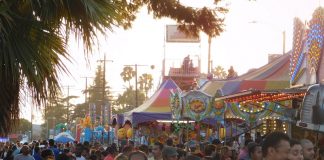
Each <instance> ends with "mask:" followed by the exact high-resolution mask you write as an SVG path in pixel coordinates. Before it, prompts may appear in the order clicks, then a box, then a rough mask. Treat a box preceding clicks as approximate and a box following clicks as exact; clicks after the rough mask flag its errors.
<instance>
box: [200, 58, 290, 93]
mask: <svg viewBox="0 0 324 160" xmlns="http://www.w3.org/2000/svg"><path fill="white" fill-rule="evenodd" d="M289 58H290V54H288V53H287V54H284V55H282V56H280V57H278V58H277V59H275V60H273V61H272V62H270V63H268V64H266V65H264V66H262V67H260V68H258V69H254V70H251V71H249V72H247V73H245V74H243V75H241V76H238V77H236V78H234V79H231V80H213V81H208V82H206V83H205V84H204V85H203V86H202V87H201V88H200V89H201V90H202V91H204V92H206V93H208V94H209V95H215V94H216V92H217V90H221V91H222V94H223V96H225V95H231V94H235V93H238V92H242V91H245V90H250V89H257V90H268V89H283V88H289V87H290V82H289Z"/></svg>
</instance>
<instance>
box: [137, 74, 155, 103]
mask: <svg viewBox="0 0 324 160" xmlns="http://www.w3.org/2000/svg"><path fill="white" fill-rule="evenodd" d="M138 83H139V85H140V90H142V91H144V93H145V99H147V94H148V91H149V90H150V89H152V87H153V76H152V75H151V74H147V73H144V74H142V75H141V76H140V77H139V82H138Z"/></svg>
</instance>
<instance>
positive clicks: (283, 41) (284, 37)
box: [249, 21, 286, 54]
mask: <svg viewBox="0 0 324 160" xmlns="http://www.w3.org/2000/svg"><path fill="white" fill-rule="evenodd" d="M249 23H251V24H263V23H262V22H259V21H250V22H249ZM270 25H271V24H270ZM271 26H273V25H271ZM281 31H282V54H285V53H286V31H285V30H281Z"/></svg>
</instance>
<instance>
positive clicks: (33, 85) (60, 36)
mask: <svg viewBox="0 0 324 160" xmlns="http://www.w3.org/2000/svg"><path fill="white" fill-rule="evenodd" d="M218 1H219V0H215V2H218ZM144 4H147V6H148V10H149V11H153V14H154V17H156V18H161V17H171V18H173V19H175V20H176V21H177V22H178V23H179V24H180V25H181V27H182V28H183V30H185V31H188V32H192V33H193V35H198V33H199V31H200V30H202V31H204V32H205V33H207V35H210V36H216V35H219V33H220V32H221V31H222V30H223V29H222V26H223V19H222V18H218V17H217V14H218V13H220V12H224V11H226V10H225V9H223V8H222V7H218V8H215V9H213V10H209V9H207V8H202V9H193V8H191V7H184V6H182V5H181V4H180V2H178V1H177V0H133V1H130V2H129V1H126V0H2V1H0V47H1V48H0V65H1V69H0V89H1V92H0V107H1V110H0V134H3V135H5V134H7V133H8V132H9V131H10V129H11V128H12V124H13V123H14V122H15V121H16V120H18V118H19V100H20V94H21V93H22V92H24V91H29V92H30V93H31V95H32V97H33V99H34V101H35V102H36V103H37V104H38V105H40V104H44V102H45V101H46V100H47V99H50V98H54V97H55V96H56V95H57V94H58V93H59V91H60V89H59V83H58V73H59V72H65V73H67V74H68V70H67V68H66V67H65V65H64V64H63V62H62V59H69V54H68V52H67V44H66V39H67V38H68V35H70V33H74V35H75V38H77V39H82V42H83V43H84V46H85V53H91V47H92V44H94V42H95V40H96V36H97V33H98V32H101V33H103V34H104V33H105V32H106V31H107V30H112V28H113V26H121V27H123V28H125V29H127V28H129V27H131V22H132V21H133V20H134V19H135V18H136V16H135V14H136V13H137V11H138V9H139V8H140V7H141V6H143V5H144ZM193 24H195V25H193ZM186 25H191V27H184V26H186Z"/></svg>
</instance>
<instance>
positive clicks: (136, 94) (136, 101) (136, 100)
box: [124, 64, 155, 108]
mask: <svg viewBox="0 0 324 160" xmlns="http://www.w3.org/2000/svg"><path fill="white" fill-rule="evenodd" d="M124 66H134V67H135V108H137V107H138V93H137V67H139V66H150V67H151V69H154V67H155V66H154V65H139V64H131V65H124Z"/></svg>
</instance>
